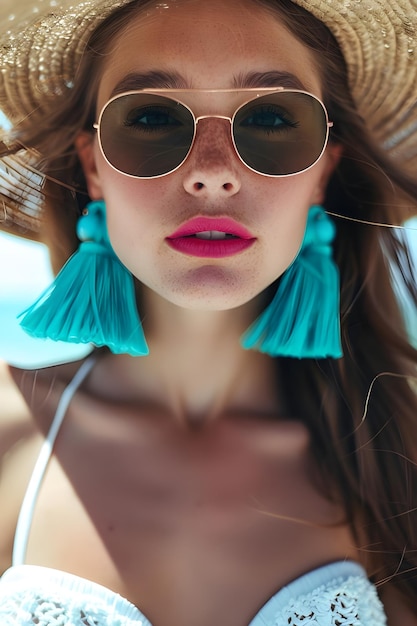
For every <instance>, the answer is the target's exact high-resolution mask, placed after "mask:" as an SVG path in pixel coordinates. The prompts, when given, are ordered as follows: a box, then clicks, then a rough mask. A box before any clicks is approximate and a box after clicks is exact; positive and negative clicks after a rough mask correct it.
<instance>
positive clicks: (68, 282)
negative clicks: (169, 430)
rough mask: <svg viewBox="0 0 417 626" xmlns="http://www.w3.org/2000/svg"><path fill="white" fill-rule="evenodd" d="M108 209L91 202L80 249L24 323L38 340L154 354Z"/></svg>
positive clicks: (79, 228)
mask: <svg viewBox="0 0 417 626" xmlns="http://www.w3.org/2000/svg"><path fill="white" fill-rule="evenodd" d="M105 211H106V209H105V204H104V202H103V201H96V202H91V203H90V204H89V205H88V206H87V209H86V211H85V212H84V214H83V215H82V216H81V217H80V219H79V220H78V224H77V235H78V237H79V239H80V240H81V244H80V246H79V248H78V250H77V252H75V253H74V254H73V255H72V257H70V259H68V261H67V262H66V264H65V265H64V267H63V268H62V270H61V271H60V272H59V274H58V275H57V276H56V278H55V280H54V282H53V283H52V285H50V287H48V288H47V289H46V291H45V292H44V293H43V294H42V295H41V296H40V298H39V299H38V300H37V301H36V302H35V303H34V304H33V305H32V306H31V307H30V308H29V309H27V310H26V311H24V312H23V313H22V314H21V315H20V317H22V320H21V326H22V328H23V329H24V330H25V331H26V332H27V333H28V334H29V335H32V336H34V337H38V338H42V339H53V340H55V341H67V342H71V343H93V344H95V345H96V346H108V347H109V348H110V350H111V351H112V352H114V353H116V354H121V353H126V354H131V355H133V356H143V355H146V354H148V353H149V350H148V346H147V344H146V340H145V337H144V334H143V330H142V325H141V322H140V320H139V317H138V313H137V308H136V299H135V289H134V283H133V277H132V275H131V274H130V272H129V271H128V270H127V269H126V267H125V266H124V265H123V264H122V263H121V262H120V261H119V259H118V258H117V256H116V254H115V253H114V251H113V249H112V247H111V244H110V240H109V236H108V233H107V225H106V213H105Z"/></svg>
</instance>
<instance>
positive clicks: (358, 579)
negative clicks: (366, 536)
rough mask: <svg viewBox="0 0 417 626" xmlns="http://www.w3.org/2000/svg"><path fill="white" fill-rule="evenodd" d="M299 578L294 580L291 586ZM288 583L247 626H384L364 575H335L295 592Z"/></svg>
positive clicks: (374, 593) (381, 612)
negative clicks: (311, 588) (319, 583)
mask: <svg viewBox="0 0 417 626" xmlns="http://www.w3.org/2000/svg"><path fill="white" fill-rule="evenodd" d="M297 582H298V581H295V582H294V584H293V585H294V586H296V585H297ZM293 585H289V586H288V587H286V588H284V589H282V590H281V592H279V593H278V594H277V595H276V596H275V597H273V598H271V600H270V601H269V602H267V604H266V605H265V606H264V607H263V608H262V609H261V610H260V611H259V613H258V614H257V615H256V617H255V618H254V619H253V620H252V622H251V623H250V624H249V626H261V625H262V626H264V625H267V626H284V625H285V626H287V625H288V626H386V624H387V620H386V616H385V612H384V609H383V606H382V603H381V601H380V599H379V597H378V594H377V591H376V589H375V587H374V585H372V584H371V583H370V582H369V580H368V579H367V578H366V577H365V576H362V575H360V576H349V577H348V578H343V577H338V578H335V579H333V580H330V581H329V582H327V583H325V584H323V585H320V586H318V587H316V588H315V589H314V590H313V591H311V592H310V593H306V594H304V595H297V594H295V593H294V588H293Z"/></svg>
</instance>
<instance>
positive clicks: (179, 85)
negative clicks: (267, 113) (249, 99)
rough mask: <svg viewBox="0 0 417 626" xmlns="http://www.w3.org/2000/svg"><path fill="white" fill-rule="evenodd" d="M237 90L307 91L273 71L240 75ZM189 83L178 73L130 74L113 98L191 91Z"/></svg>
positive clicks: (235, 83)
mask: <svg viewBox="0 0 417 626" xmlns="http://www.w3.org/2000/svg"><path fill="white" fill-rule="evenodd" d="M233 87H234V88H236V89H251V88H256V87H272V88H273V87H285V88H287V89H301V90H305V86H304V85H303V83H302V82H301V80H300V79H299V78H298V77H297V76H296V75H295V74H291V73H290V72H281V71H278V70H272V71H269V72H250V73H247V74H243V73H241V74H238V75H237V76H235V77H234V79H233ZM190 88H192V87H190V84H189V82H188V81H187V80H186V79H185V78H184V77H183V76H181V74H178V73H176V72H163V71H158V70H152V71H149V72H143V73H141V72H130V73H129V74H127V75H126V76H124V77H123V78H122V79H121V80H120V81H119V82H118V83H117V85H116V86H115V87H114V89H113V90H112V93H111V96H110V97H113V96H117V95H118V94H120V93H124V92H126V91H136V90H139V89H190Z"/></svg>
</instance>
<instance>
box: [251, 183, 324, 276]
mask: <svg viewBox="0 0 417 626" xmlns="http://www.w3.org/2000/svg"><path fill="white" fill-rule="evenodd" d="M316 185H317V175H314V173H310V171H309V172H306V173H305V174H301V175H299V176H296V177H289V178H283V179H280V180H279V181H272V180H271V182H270V184H269V185H266V186H265V188H264V189H265V191H264V194H263V202H262V203H259V204H258V205H257V206H258V208H257V211H256V213H257V221H259V222H260V223H263V233H262V234H263V236H264V239H265V242H267V249H268V255H267V257H268V268H269V271H270V273H271V274H273V273H275V276H274V279H275V278H277V277H278V276H280V275H281V274H282V273H283V272H284V271H285V270H286V269H287V268H288V266H289V265H290V264H291V263H292V261H293V260H294V258H295V256H296V255H297V253H298V251H299V249H300V246H301V243H302V241H303V237H304V232H305V226H306V221H307V215H308V211H309V208H310V207H311V206H312V204H314V189H315V188H316ZM258 197H259V194H258ZM261 213H263V216H262V215H261Z"/></svg>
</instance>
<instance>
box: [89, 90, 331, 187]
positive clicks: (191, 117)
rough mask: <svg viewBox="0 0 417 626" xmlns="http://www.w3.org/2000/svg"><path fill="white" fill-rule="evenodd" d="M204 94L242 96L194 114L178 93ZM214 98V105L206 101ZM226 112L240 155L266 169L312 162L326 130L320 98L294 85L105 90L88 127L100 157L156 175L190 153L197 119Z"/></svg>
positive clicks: (132, 171) (291, 169)
mask: <svg viewBox="0 0 417 626" xmlns="http://www.w3.org/2000/svg"><path fill="white" fill-rule="evenodd" d="M195 94H204V96H205V104H209V103H210V105H211V103H212V99H213V98H215V97H216V96H217V95H218V94H220V95H221V94H223V95H224V94H226V95H228V94H232V95H233V96H237V97H239V98H240V101H241V100H242V96H243V97H244V98H245V99H244V102H243V104H240V105H239V106H238V107H237V108H236V110H235V112H234V113H233V115H232V117H229V116H225V115H198V116H196V115H195V114H194V113H193V111H192V110H191V108H190V107H189V106H188V105H187V104H185V103H184V102H183V101H182V100H183V99H186V100H188V101H189V100H190V98H191V99H192V98H193V96H194V95H195ZM211 106H212V105H211ZM211 118H214V119H220V120H227V121H228V122H229V123H230V129H231V138H232V142H233V146H234V148H235V150H236V153H237V155H238V157H239V159H240V160H241V161H242V162H243V163H244V164H245V165H246V166H247V167H248V168H249V169H250V170H252V171H253V172H257V173H258V174H262V175H264V176H272V177H279V176H292V175H294V174H299V173H300V172H304V171H305V170H308V169H309V168H310V167H312V166H313V165H314V164H315V163H317V161H318V160H319V159H320V157H321V156H322V154H323V152H324V150H325V148H326V145H327V141H328V138H329V129H330V127H331V126H333V123H332V122H329V119H328V115H327V111H326V108H325V106H324V104H323V103H322V102H321V100H319V99H318V98H317V97H316V96H314V95H312V94H310V93H307V92H305V91H300V90H295V89H285V88H278V89H263V88H262V89H178V90H173V89H152V90H140V91H129V92H126V93H122V94H119V95H116V96H114V97H113V98H111V99H110V100H109V101H108V102H107V103H106V104H105V105H104V107H103V109H102V110H101V113H100V115H99V118H98V122H97V123H96V124H94V128H95V129H96V130H97V131H98V140H99V145H100V149H101V151H102V153H103V156H104V158H105V159H106V161H107V162H108V163H109V164H110V165H111V166H112V167H113V168H114V169H116V170H117V171H119V172H121V173H123V174H126V175H127V176H132V177H134V178H157V177H160V176H166V175H167V174H170V173H171V172H174V171H175V170H176V169H178V168H179V167H180V166H181V165H182V164H183V163H184V161H185V160H186V159H187V157H188V155H189V154H190V152H191V150H192V147H193V144H194V140H195V137H196V133H197V125H198V123H199V122H200V121H201V120H205V119H211Z"/></svg>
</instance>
